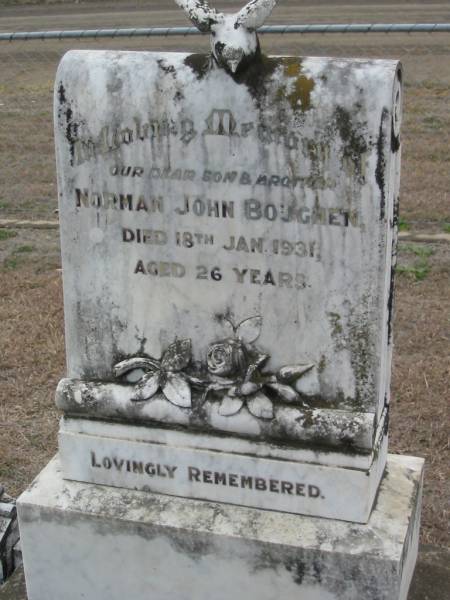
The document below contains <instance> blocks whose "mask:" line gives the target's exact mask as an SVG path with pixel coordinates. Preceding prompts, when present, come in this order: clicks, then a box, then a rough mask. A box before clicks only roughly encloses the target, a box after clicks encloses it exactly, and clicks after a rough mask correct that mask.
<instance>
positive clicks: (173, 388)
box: [162, 373, 192, 408]
mask: <svg viewBox="0 0 450 600" xmlns="http://www.w3.org/2000/svg"><path fill="white" fill-rule="evenodd" d="M162 391H163V394H164V396H165V397H166V398H167V400H169V402H172V404H175V406H180V407H181V408H190V407H191V405H192V403H191V388H190V387H189V384H188V382H187V381H186V380H185V379H184V378H183V377H182V376H181V375H177V374H176V373H167V381H166V383H165V385H164V387H163V390H162Z"/></svg>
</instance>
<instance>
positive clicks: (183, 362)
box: [161, 340, 192, 371]
mask: <svg viewBox="0 0 450 600" xmlns="http://www.w3.org/2000/svg"><path fill="white" fill-rule="evenodd" d="M191 355H192V350H191V340H176V341H175V342H173V344H170V346H169V347H168V348H167V350H166V351H165V352H164V356H163V358H162V361H161V364H162V366H163V368H164V369H166V370H168V371H181V370H182V369H184V368H185V367H187V366H188V364H189V362H190V360H191Z"/></svg>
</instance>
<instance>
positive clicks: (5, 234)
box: [0, 229, 17, 242]
mask: <svg viewBox="0 0 450 600" xmlns="http://www.w3.org/2000/svg"><path fill="white" fill-rule="evenodd" d="M16 236H17V231H13V230H12V229H0V242H3V241H5V240H10V239H11V238H14V237H16Z"/></svg>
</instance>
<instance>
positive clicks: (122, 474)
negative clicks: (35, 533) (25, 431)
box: [59, 417, 388, 523]
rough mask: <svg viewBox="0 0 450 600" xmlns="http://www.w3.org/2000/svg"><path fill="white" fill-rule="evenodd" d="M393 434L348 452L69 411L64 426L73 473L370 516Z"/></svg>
mask: <svg viewBox="0 0 450 600" xmlns="http://www.w3.org/2000/svg"><path fill="white" fill-rule="evenodd" d="M387 442H388V439H387V436H386V435H383V432H382V431H381V432H380V434H379V436H378V441H377V444H376V445H375V448H374V451H373V452H371V453H367V454H364V455H362V454H354V453H347V454H343V453H340V452H330V451H324V450H318V449H317V450H311V449H308V448H296V449H292V448H289V447H288V448H283V447H282V446H274V445H270V444H267V443H265V442H259V443H255V442H250V441H248V440H242V439H239V438H229V437H223V438H217V437H216V436H212V435H207V434H194V433H189V432H183V431H176V430H170V429H160V428H155V427H154V428H150V427H148V428H147V427H142V426H136V425H129V424H120V423H108V422H103V421H91V420H88V419H74V418H68V417H65V418H63V419H62V420H61V426H60V431H59V452H60V458H61V463H62V474H63V476H64V477H65V478H67V479H73V480H75V481H85V482H87V483H99V484H103V485H109V486H115V487H122V488H129V489H133V490H143V491H150V492H158V493H163V494H170V495H173V496H182V497H185V498H197V499H201V500H212V501H213V502H226V503H229V504H238V505H240V506H252V507H254V508H264V509H268V510H270V509H272V510H277V511H282V512H291V513H298V514H302V515H310V516H316V517H326V518H331V519H342V520H344V521H353V522H356V523H367V521H368V520H369V517H370V512H371V510H372V506H373V503H374V501H375V498H376V494H377V490H378V485H379V483H380V480H381V477H382V475H383V471H384V467H385V463H386V456H387V446H388V444H387Z"/></svg>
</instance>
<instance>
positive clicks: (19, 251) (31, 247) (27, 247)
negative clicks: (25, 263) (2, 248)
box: [14, 245, 34, 254]
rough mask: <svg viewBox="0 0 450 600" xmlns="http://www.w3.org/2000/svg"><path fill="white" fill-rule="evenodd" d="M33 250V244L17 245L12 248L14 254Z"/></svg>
mask: <svg viewBox="0 0 450 600" xmlns="http://www.w3.org/2000/svg"><path fill="white" fill-rule="evenodd" d="M33 251H34V246H28V245H24V246H19V247H18V248H16V249H15V250H14V252H15V253H16V254H25V253H27V252H33Z"/></svg>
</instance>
